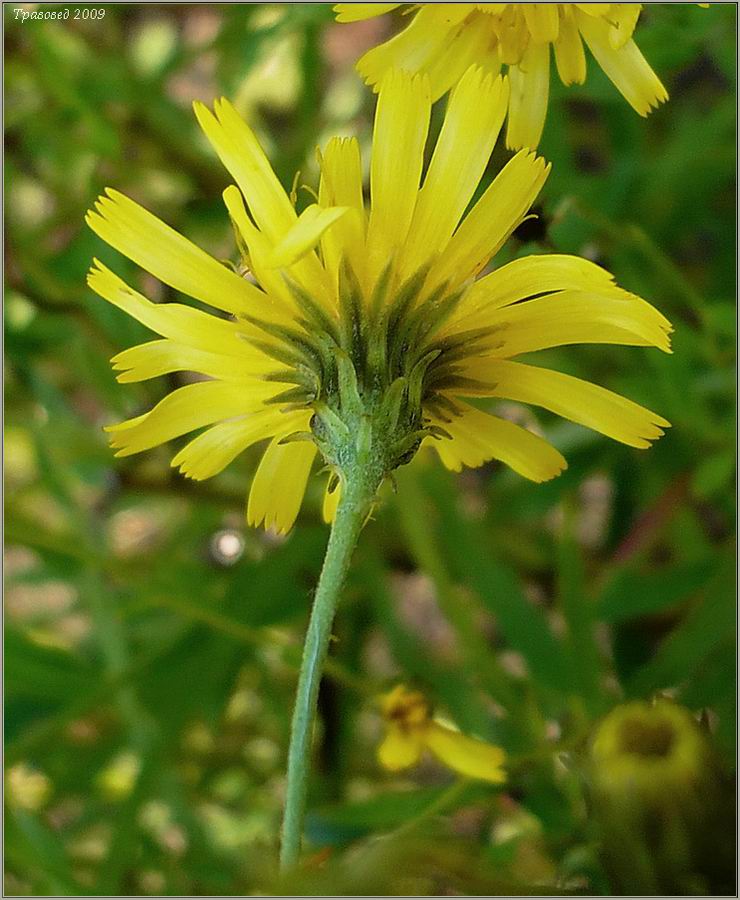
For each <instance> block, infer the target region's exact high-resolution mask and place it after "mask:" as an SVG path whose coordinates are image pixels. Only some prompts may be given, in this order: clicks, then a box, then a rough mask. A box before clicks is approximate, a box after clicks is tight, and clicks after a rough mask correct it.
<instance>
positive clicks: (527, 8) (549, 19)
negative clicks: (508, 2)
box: [521, 3, 559, 44]
mask: <svg viewBox="0 0 740 900" xmlns="http://www.w3.org/2000/svg"><path fill="white" fill-rule="evenodd" d="M521 10H522V12H523V13H524V20H525V22H526V23H527V28H528V29H529V33H530V34H531V35H532V39H533V40H534V41H536V42H537V43H538V44H541V43H544V42H547V41H549V42H552V41H555V40H557V37H558V28H559V21H558V18H559V17H558V4H557V3H523V4H522V6H521Z"/></svg>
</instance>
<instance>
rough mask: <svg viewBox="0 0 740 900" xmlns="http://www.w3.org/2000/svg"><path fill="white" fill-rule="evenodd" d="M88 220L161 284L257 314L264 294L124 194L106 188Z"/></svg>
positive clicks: (222, 306) (228, 309) (212, 303)
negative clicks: (105, 193) (103, 195)
mask: <svg viewBox="0 0 740 900" xmlns="http://www.w3.org/2000/svg"><path fill="white" fill-rule="evenodd" d="M107 193H108V196H107V197H100V198H99V199H98V202H97V203H96V211H93V210H90V211H89V212H88V214H87V216H86V217H85V221H86V222H87V224H88V225H89V226H90V228H92V230H93V231H94V232H95V233H96V234H97V235H98V237H101V238H102V239H103V240H104V241H106V243H108V244H110V245H111V247H115V249H116V250H118V251H119V252H120V253H123V254H125V255H126V256H128V257H129V259H132V260H133V261H134V262H135V263H136V264H137V265H139V266H141V267H142V268H143V269H146V270H147V271H148V272H151V273H152V275H154V276H155V277H157V278H158V279H159V280H160V281H163V282H164V283H165V284H168V285H169V286H170V287H173V288H174V289H175V290H176V291H182V293H184V294H188V295H190V296H191V297H195V298H196V299H197V300H202V301H203V302H204V303H208V304H209V305H210V306H214V307H216V308H217V309H223V310H226V312H231V313H239V312H252V313H253V312H254V310H255V307H256V306H258V305H259V303H260V299H261V296H262V294H261V292H260V291H259V290H257V288H255V286H254V285H252V284H250V283H249V282H248V281H245V280H244V279H243V278H240V277H239V276H238V275H237V274H236V273H235V272H233V271H232V270H231V269H228V268H227V267H226V266H224V265H222V264H221V263H220V262H217V261H216V260H215V259H213V257H211V256H209V255H208V254H207V253H205V252H204V251H203V250H201V249H200V248H199V247H196V246H195V244H193V243H191V242H190V241H189V240H187V238H184V237H183V236H182V235H181V234H178V233H177V232H176V231H175V230H174V229H173V228H170V227H169V225H165V224H164V222H162V221H161V220H160V219H158V218H157V217H156V216H154V215H152V213H150V212H148V211H147V210H145V209H144V208H143V207H142V206H139V204H138V203H135V202H134V201H133V200H131V199H129V198H128V197H126V196H125V195H124V194H121V193H119V192H118V191H114V190H112V189H111V188H108V190H107Z"/></svg>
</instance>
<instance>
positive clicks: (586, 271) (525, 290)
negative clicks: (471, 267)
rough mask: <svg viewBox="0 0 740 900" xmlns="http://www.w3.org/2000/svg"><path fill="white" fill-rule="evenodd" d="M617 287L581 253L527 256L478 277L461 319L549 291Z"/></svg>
mask: <svg viewBox="0 0 740 900" xmlns="http://www.w3.org/2000/svg"><path fill="white" fill-rule="evenodd" d="M516 158H517V157H514V159H516ZM512 162H513V160H512ZM614 287H615V285H614V277H613V276H612V275H610V274H609V272H607V271H606V269H602V268H601V266H597V265H596V264H595V263H592V262H589V260H587V259H582V258H581V257H580V256H568V255H565V254H557V253H552V254H543V255H541V256H534V255H533V256H524V257H522V258H521V259H515V260H513V261H512V262H510V263H507V264H506V265H505V266H501V268H500V269H496V270H495V271H493V272H491V273H490V274H489V275H485V276H484V277H483V278H479V279H478V281H476V282H475V284H474V285H473V286H472V288H471V289H470V291H468V293H467V294H466V295H465V297H464V299H463V301H462V302H461V304H460V318H462V316H464V315H465V314H469V313H471V312H473V311H474V310H480V311H481V312H482V314H483V315H485V313H486V312H490V311H492V310H495V309H501V308H502V307H504V306H509V304H511V303H516V302H517V301H519V300H526V299H527V298H528V297H533V296H535V295H537V294H543V293H546V292H550V291H564V290H582V291H600V290H607V291H609V290H611V289H612V288H614ZM471 327H472V326H471Z"/></svg>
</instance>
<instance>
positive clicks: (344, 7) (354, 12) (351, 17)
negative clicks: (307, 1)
mask: <svg viewBox="0 0 740 900" xmlns="http://www.w3.org/2000/svg"><path fill="white" fill-rule="evenodd" d="M399 6H401V4H400V3H337V4H335V5H334V12H335V13H336V17H337V22H359V21H361V20H362V19H374V18H375V17H376V16H382V15H383V14H384V13H387V12H390V11H391V10H393V9H397V8H398V7H399Z"/></svg>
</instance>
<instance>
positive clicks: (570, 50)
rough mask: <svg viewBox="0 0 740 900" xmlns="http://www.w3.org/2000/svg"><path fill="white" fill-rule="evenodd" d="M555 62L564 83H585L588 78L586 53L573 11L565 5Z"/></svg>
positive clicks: (556, 44)
mask: <svg viewBox="0 0 740 900" xmlns="http://www.w3.org/2000/svg"><path fill="white" fill-rule="evenodd" d="M553 47H554V49H555V64H556V65H557V67H558V75H560V80H561V81H562V82H563V84H565V85H568V84H583V82H584V81H585V80H586V54H585V52H584V50H583V42H582V41H581V35H580V34H579V32H578V25H577V24H576V20H575V16H574V15H573V11H572V10H571V9H570V7H568V6H567V5H565V4H564V5H563V7H562V13H561V18H560V34H559V35H558V39H557V41H555V43H554V45H553Z"/></svg>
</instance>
